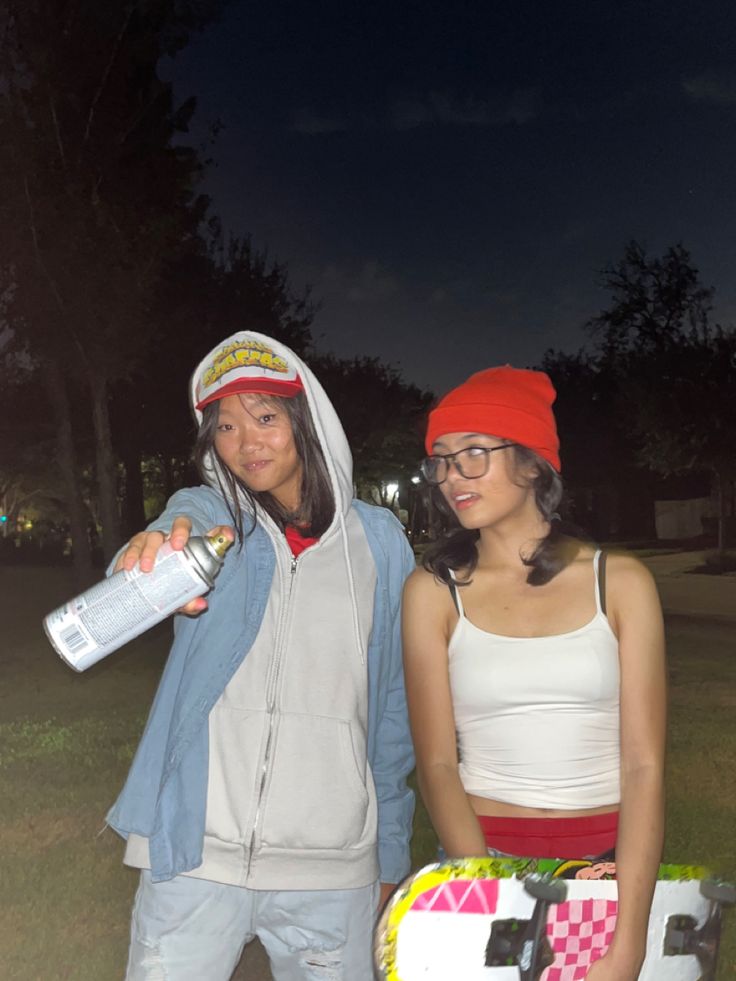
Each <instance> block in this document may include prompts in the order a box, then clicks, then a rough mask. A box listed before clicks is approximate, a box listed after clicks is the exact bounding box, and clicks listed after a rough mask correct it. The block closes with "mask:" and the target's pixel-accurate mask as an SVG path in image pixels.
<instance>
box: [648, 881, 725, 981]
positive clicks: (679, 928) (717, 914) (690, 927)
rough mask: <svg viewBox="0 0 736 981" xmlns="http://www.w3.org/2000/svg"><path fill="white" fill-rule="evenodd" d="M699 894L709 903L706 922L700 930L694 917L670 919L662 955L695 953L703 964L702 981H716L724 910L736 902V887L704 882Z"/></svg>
mask: <svg viewBox="0 0 736 981" xmlns="http://www.w3.org/2000/svg"><path fill="white" fill-rule="evenodd" d="M700 892H701V893H702V895H703V896H705V898H706V899H709V900H710V909H709V910H708V915H707V917H706V919H705V922H704V923H703V925H702V926H701V927H698V923H697V920H696V919H695V917H694V916H686V915H678V916H670V917H668V918H667V925H666V928H665V934H664V947H663V951H662V952H663V954H664V956H665V957H676V956H678V955H681V954H694V955H695V956H696V957H697V958H698V961H699V962H700V969H701V971H702V974H701V975H700V981H715V977H716V964H717V961H718V948H719V945H720V942H721V908H722V907H723V906H733V905H734V904H735V903H736V886H733V885H731V884H730V883H728V882H718V881H716V880H714V879H705V880H704V881H703V882H701V883H700Z"/></svg>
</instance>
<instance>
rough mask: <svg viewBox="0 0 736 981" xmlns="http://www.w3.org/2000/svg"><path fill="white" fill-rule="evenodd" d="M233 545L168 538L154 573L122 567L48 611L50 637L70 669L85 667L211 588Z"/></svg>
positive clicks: (207, 539)
mask: <svg viewBox="0 0 736 981" xmlns="http://www.w3.org/2000/svg"><path fill="white" fill-rule="evenodd" d="M230 545H231V542H230V540H229V539H227V538H225V536H224V535H213V536H212V537H199V536H195V537H194V538H190V539H189V541H188V542H187V544H186V545H185V546H184V548H183V549H178V550H176V551H175V550H174V549H173V548H172V547H171V544H170V542H164V544H163V545H162V546H161V548H160V549H159V551H158V554H157V555H156V563H155V565H154V567H153V569H152V570H151V571H150V572H141V570H140V569H139V568H138V566H137V565H136V566H135V567H134V568H133V569H131V570H130V571H126V570H124V569H121V570H120V571H119V572H116V573H114V574H113V575H112V576H110V577H109V578H108V579H103V580H102V582H100V583H97V585H96V586H92V587H91V588H90V589H88V590H86V592H84V593H81V594H80V595H79V596H76V597H75V598H74V599H71V600H69V602H68V603H65V604H64V605H63V606H60V607H59V608H58V609H57V610H54V611H53V612H52V613H49V615H48V616H47V617H45V618H44V621H43V628H44V630H45V631H46V636H47V637H48V639H49V640H50V641H51V643H52V645H53V646H54V648H55V649H56V651H57V653H58V654H59V655H60V656H61V657H62V658H63V659H64V660H65V661H66V663H67V664H68V665H69V667H71V668H74V670H75V671H86V669H87V668H89V667H91V666H92V665H93V664H96V663H97V661H101V660H102V658H103V657H107V655H108V654H112V652H113V651H116V650H117V649H118V648H119V647H122V646H123V644H127V643H128V641H129V640H133V638H134V637H138V635H139V634H142V633H144V632H145V631H146V630H148V629H149V628H150V627H153V626H155V625H156V624H157V623H160V622H161V620H164V619H165V618H166V617H167V616H169V615H170V614H171V613H173V612H174V611H175V610H178V609H179V608H180V607H182V606H184V604H185V603H188V602H189V600H191V599H194V598H195V597H196V596H202V594H203V593H206V592H207V591H208V590H210V589H211V588H212V586H213V585H214V581H215V576H216V575H217V573H218V572H219V571H220V567H221V566H222V563H223V560H224V558H225V552H226V551H227V549H228V548H229V547H230Z"/></svg>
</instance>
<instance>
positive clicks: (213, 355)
mask: <svg viewBox="0 0 736 981" xmlns="http://www.w3.org/2000/svg"><path fill="white" fill-rule="evenodd" d="M236 373H237V376H239V377H242V376H243V375H256V376H259V377H260V378H261V379H263V381H264V384H263V385H261V386H259V389H260V391H263V392H266V393H268V392H271V393H272V394H276V393H277V392H278V391H280V390H283V391H284V394H294V393H295V392H296V391H298V390H299V384H301V387H302V388H303V390H304V394H305V395H306V398H307V404H308V406H309V410H310V412H311V414H312V421H313V423H314V428H315V431H316V433H317V438H318V439H319V443H320V446H321V447H322V453H323V454H324V458H325V463H326V464H327V471H328V473H329V475H330V481H331V483H332V492H333V494H334V496H335V512H336V513H335V519H337V517H338V515H341V516H343V517H344V516H345V515H346V514H347V512H348V510H349V509H350V506H351V503H352V500H353V459H352V455H351V453H350V447H349V446H348V441H347V439H346V437H345V432H344V430H343V428H342V424H341V422H340V420H339V418H338V415H337V413H336V412H335V409H334V407H333V405H332V402H330V400H329V398H328V397H327V393H326V392H325V390H324V389H323V388H322V386H321V385H320V383H319V382H318V381H317V378H316V377H315V375H314V374H313V372H312V371H311V369H310V368H308V367H307V365H306V364H305V363H304V362H303V361H302V360H301V358H299V357H298V356H297V355H296V354H295V353H294V352H293V351H292V350H291V349H290V348H288V347H287V346H286V345H285V344H281V343H280V342H279V341H277V340H275V339H274V338H273V337H267V336H266V335H265V334H258V333H256V332H255V331H240V332H238V333H237V334H233V335H232V336H231V337H228V338H227V339H226V340H224V341H221V342H220V343H219V344H217V345H216V346H215V347H213V348H212V350H211V351H210V352H209V354H207V355H206V356H205V357H204V358H203V359H202V360H201V361H200V363H199V364H198V365H197V368H196V369H195V371H194V374H193V375H192V380H191V383H190V389H189V392H190V400H191V405H192V411H193V413H194V416H195V418H196V420H197V425H198V426H201V425H202V412H201V410H200V409H198V408H197V406H198V405H200V404H202V403H203V402H207V401H209V400H211V397H212V395H213V394H214V393H218V397H221V396H219V393H220V392H222V395H223V396H224V395H225V394H227V392H228V389H229V388H230V389H231V385H232V381H231V380H232V379H233V378H234V377H235V376H236ZM289 385H290V386H291V387H292V390H291V391H290V392H289V390H288V389H287V388H286V387H284V386H289ZM254 387H256V386H255V384H254ZM205 465H206V471H207V472H206V478H207V482H208V483H209V484H211V486H213V487H215V488H217V487H218V482H217V477H216V476H215V469H216V468H217V467H219V466H220V465H219V463H218V462H217V461H216V460H215V458H214V455H213V454H211V453H210V454H208V455H207V458H206V459H205ZM241 504H244V505H245V506H246V507H247V508H248V509H250V506H249V505H248V504H247V503H246V502H245V501H244V500H243V501H241ZM333 524H334V521H333Z"/></svg>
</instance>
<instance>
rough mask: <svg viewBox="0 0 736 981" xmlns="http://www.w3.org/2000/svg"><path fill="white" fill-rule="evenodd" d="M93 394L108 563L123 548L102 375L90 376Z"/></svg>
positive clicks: (103, 541) (99, 482)
mask: <svg viewBox="0 0 736 981" xmlns="http://www.w3.org/2000/svg"><path fill="white" fill-rule="evenodd" d="M89 383H90V389H91V390H92V422H93V424H94V429H95V459H96V463H97V489H98V492H99V502H100V524H101V525H102V554H103V556H104V559H105V563H108V562H109V561H110V559H111V558H112V557H113V555H114V554H115V553H116V552H117V550H118V548H120V539H121V535H120V514H119V511H118V480H117V476H118V474H117V461H116V460H115V454H114V453H113V450H112V434H111V431H110V412H109V408H108V404H107V382H106V381H105V379H104V377H102V376H101V375H100V374H99V372H95V371H91V372H90V375H89Z"/></svg>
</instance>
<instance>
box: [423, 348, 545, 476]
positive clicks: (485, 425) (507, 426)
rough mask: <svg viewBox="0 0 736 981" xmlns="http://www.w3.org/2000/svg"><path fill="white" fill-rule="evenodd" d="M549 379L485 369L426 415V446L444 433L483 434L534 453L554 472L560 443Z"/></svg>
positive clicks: (505, 368)
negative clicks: (520, 446) (427, 417)
mask: <svg viewBox="0 0 736 981" xmlns="http://www.w3.org/2000/svg"><path fill="white" fill-rule="evenodd" d="M556 396H557V393H556V392H555V390H554V387H553V385H552V382H551V381H550V379H549V375H546V374H545V373H544V372H543V371H529V370H527V369H525V368H512V367H511V366H510V365H504V366H503V367H501V368H486V369H485V371H479V372H477V373H476V374H475V375H471V376H470V378H468V380H467V381H466V382H463V384H462V385H459V386H458V387H457V388H454V389H453V390H452V391H451V392H449V393H448V394H447V395H445V397H444V398H443V399H442V400H441V401H440V402H439V404H438V405H437V407H436V408H435V409H433V410H432V412H430V414H429V422H428V424H427V437H426V439H425V444H424V445H425V447H426V450H427V453H431V452H432V447H433V445H434V442H435V440H436V439H439V437H440V436H444V435H446V434H447V433H487V434H488V435H489V436H498V438H499V439H509V440H512V441H513V442H514V443H520V444H521V445H522V446H526V447H528V448H529V449H530V450H534V452H535V453H538V454H539V456H541V457H543V458H544V459H545V460H547V462H548V463H550V464H552V466H553V467H554V468H555V470H557V471H558V472H559V470H560V453H559V450H560V441H559V439H558V437H557V426H556V424H555V417H554V415H553V413H552V403H553V402H554V400H555V398H556Z"/></svg>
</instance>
